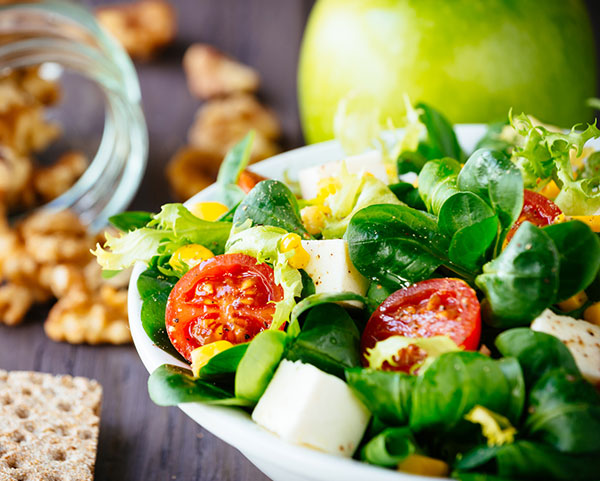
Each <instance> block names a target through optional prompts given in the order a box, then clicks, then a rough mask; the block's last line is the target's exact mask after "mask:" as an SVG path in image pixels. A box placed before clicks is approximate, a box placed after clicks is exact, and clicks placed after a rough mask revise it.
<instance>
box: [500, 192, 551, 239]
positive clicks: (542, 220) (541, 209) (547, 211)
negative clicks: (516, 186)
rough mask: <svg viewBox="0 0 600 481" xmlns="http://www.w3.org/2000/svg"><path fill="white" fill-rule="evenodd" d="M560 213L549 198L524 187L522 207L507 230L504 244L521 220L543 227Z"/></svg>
mask: <svg viewBox="0 0 600 481" xmlns="http://www.w3.org/2000/svg"><path fill="white" fill-rule="evenodd" d="M561 214H562V212H561V210H560V209H559V207H558V206H557V205H556V204H555V203H554V202H552V201H551V200H550V199H548V198H547V197H544V196H543V195H542V194H539V193H537V192H534V191H532V190H528V189H525V190H524V191H523V209H522V210H521V214H520V215H519V218H518V219H517V221H516V222H515V223H514V224H513V226H512V227H511V228H510V230H509V231H508V234H507V235H506V240H505V241H504V242H505V244H508V242H510V240H511V239H512V237H513V236H514V235H515V232H517V230H518V229H519V227H521V224H522V223H523V222H525V221H529V222H531V223H532V224H533V225H536V226H538V227H544V226H547V225H550V224H553V223H554V222H555V221H556V218H557V217H558V216H559V215H561Z"/></svg>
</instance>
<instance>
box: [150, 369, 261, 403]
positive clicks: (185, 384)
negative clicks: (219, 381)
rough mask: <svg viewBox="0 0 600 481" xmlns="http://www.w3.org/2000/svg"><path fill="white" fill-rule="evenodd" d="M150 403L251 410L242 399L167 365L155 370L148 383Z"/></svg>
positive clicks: (186, 370)
mask: <svg viewBox="0 0 600 481" xmlns="http://www.w3.org/2000/svg"><path fill="white" fill-rule="evenodd" d="M148 393H149V394H150V399H152V401H153V402H154V403H155V404H158V405H159V406H176V405H177V404H181V403H189V402H201V403H205V404H218V405H223V406H251V405H252V404H253V403H252V402H251V401H248V400H246V399H239V398H236V397H234V396H233V395H232V394H231V393H230V392H229V391H228V390H226V389H223V388H221V387H219V386H217V385H216V384H214V383H211V382H207V381H203V380H201V379H195V378H194V376H193V375H192V372H191V371H190V370H188V369H184V368H181V367H179V366H173V365H170V364H163V365H162V366H160V367H159V368H157V369H156V370H155V371H154V372H153V373H152V374H151V375H150V378H149V379H148Z"/></svg>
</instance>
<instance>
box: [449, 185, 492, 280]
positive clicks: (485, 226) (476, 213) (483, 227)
mask: <svg viewBox="0 0 600 481" xmlns="http://www.w3.org/2000/svg"><path fill="white" fill-rule="evenodd" d="M438 227H439V229H440V231H441V232H442V233H443V234H444V235H446V236H447V237H449V238H450V239H451V240H450V247H449V249H448V257H449V258H450V260H451V261H452V262H454V263H456V264H458V265H462V266H464V267H465V268H466V269H468V270H471V271H477V270H479V268H480V267H481V266H482V265H483V263H484V262H485V261H486V259H487V258H488V257H489V254H491V251H492V250H493V247H494V245H495V241H496V238H497V237H498V233H499V228H500V224H499V220H498V216H497V215H495V214H494V211H493V210H492V209H491V207H490V206H489V205H487V204H486V203H485V202H484V201H483V200H482V199H481V197H479V196H477V195H475V194H473V193H472V192H457V193H455V194H453V195H451V196H450V197H448V198H447V199H446V201H445V202H444V204H443V205H442V207H441V209H440V212H439V216H438Z"/></svg>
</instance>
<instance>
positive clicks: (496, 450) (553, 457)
mask: <svg viewBox="0 0 600 481" xmlns="http://www.w3.org/2000/svg"><path fill="white" fill-rule="evenodd" d="M597 459H598V458H597V455H596V456H594V455H590V454H572V453H561V452H560V451H557V450H556V449H554V448H552V447H551V446H548V445H545V444H542V443H537V442H532V441H528V440H519V441H516V442H515V443H512V444H504V445H502V446H493V447H490V446H480V447H478V448H475V449H473V450H472V451H470V452H468V453H466V454H464V455H463V456H462V457H461V458H460V459H459V460H458V461H457V463H456V464H455V466H454V467H455V468H456V469H457V470H458V471H469V470H473V469H486V470H488V471H489V470H491V469H494V471H496V472H497V474H498V477H499V478H500V479H504V480H506V479H520V480H525V479H537V480H550V481H593V480H595V479H597V475H598V460H597ZM492 461H493V465H492ZM492 466H493V467H492ZM459 479H467V480H470V479H477V478H469V477H463V476H462V475H461V476H459ZM484 479H485V478H484ZM491 479H494V478H491Z"/></svg>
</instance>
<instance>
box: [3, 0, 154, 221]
mask: <svg viewBox="0 0 600 481" xmlns="http://www.w3.org/2000/svg"><path fill="white" fill-rule="evenodd" d="M34 65H39V66H41V67H40V68H41V71H45V72H46V73H48V72H50V73H51V74H52V75H55V76H60V79H61V88H62V89H63V91H64V92H65V97H66V98H68V99H69V101H68V102H66V104H68V108H66V109H65V108H64V107H63V106H61V107H60V108H59V109H58V112H54V115H55V116H56V117H58V118H59V119H60V121H61V123H62V124H64V123H66V127H67V128H66V129H65V137H67V138H68V141H72V143H74V144H77V142H78V141H82V139H84V138H85V139H84V140H85V142H84V143H86V145H87V146H88V149H89V145H90V144H94V145H93V147H92V152H90V156H89V158H90V159H92V160H91V161H90V162H89V165H88V167H87V170H85V172H84V173H83V175H82V176H81V177H80V178H79V180H77V182H76V183H75V184H74V185H73V186H72V187H71V188H70V189H69V190H68V191H67V192H65V193H63V194H62V195H60V196H59V197H58V198H56V199H54V200H52V201H51V202H50V203H49V204H46V206H48V207H51V208H70V209H72V210H73V211H75V212H76V213H77V214H78V215H79V216H80V218H81V219H82V221H83V222H84V223H85V224H87V225H88V226H89V227H90V229H91V230H92V231H95V230H99V229H101V228H102V227H104V225H105V224H106V222H107V219H108V217H110V216H111V215H113V214H115V213H117V212H120V211H121V210H123V209H125V208H126V207H127V205H128V204H129V203H130V202H131V200H132V198H133V196H134V195H135V193H136V191H137V189H138V187H139V184H140V181H141V179H142V176H143V173H144V170H145V167H146V159H147V154H148V132H147V128H146V124H145V120H144V116H143V113H142V108H141V95H140V86H139V81H138V78H137V74H136V71H135V68H134V66H133V64H132V62H131V60H130V59H129V57H128V56H127V54H126V53H125V52H124V51H123V49H122V48H121V47H120V45H118V44H117V43H116V41H115V40H113V39H112V38H111V37H110V36H108V35H107V34H106V33H105V32H104V31H103V30H102V29H101V28H100V27H99V25H98V24H97V22H96V20H95V18H94V16H93V15H92V14H91V13H90V12H89V11H87V10H86V9H85V8H83V7H81V6H79V5H78V4H76V3H72V2H70V1H67V0H44V1H41V2H38V3H19V4H12V5H5V6H1V7H0V73H2V71H6V70H12V69H16V68H22V67H28V66H34ZM71 94H73V95H71ZM61 103H62V102H61ZM94 116H95V117H96V118H95V119H92V118H91V117H94ZM90 135H91V136H94V135H95V136H96V140H95V142H90V141H88V140H89V139H88V137H89V136H90Z"/></svg>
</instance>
